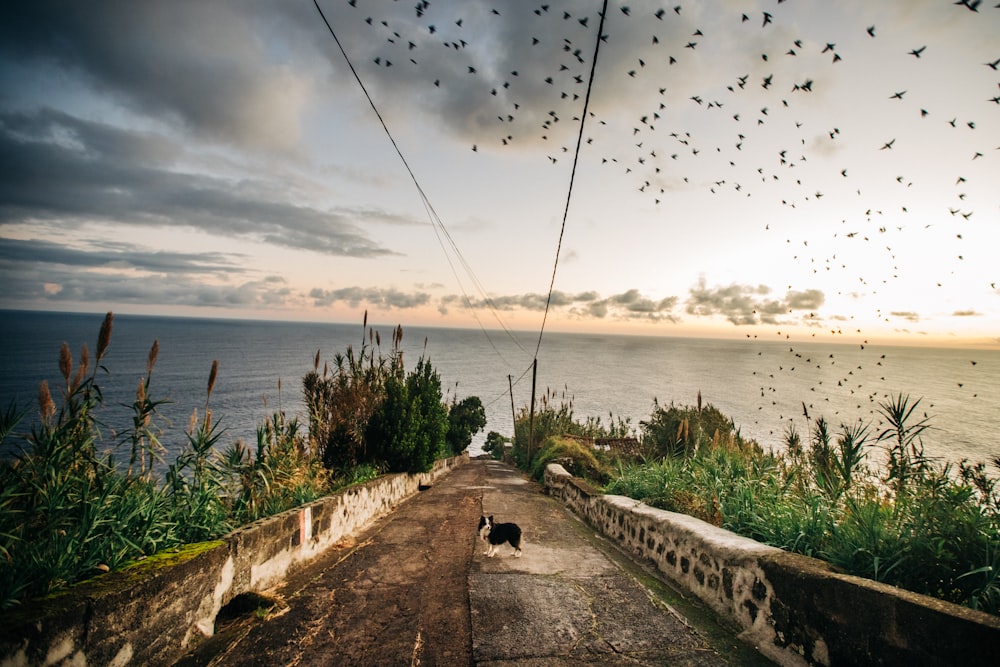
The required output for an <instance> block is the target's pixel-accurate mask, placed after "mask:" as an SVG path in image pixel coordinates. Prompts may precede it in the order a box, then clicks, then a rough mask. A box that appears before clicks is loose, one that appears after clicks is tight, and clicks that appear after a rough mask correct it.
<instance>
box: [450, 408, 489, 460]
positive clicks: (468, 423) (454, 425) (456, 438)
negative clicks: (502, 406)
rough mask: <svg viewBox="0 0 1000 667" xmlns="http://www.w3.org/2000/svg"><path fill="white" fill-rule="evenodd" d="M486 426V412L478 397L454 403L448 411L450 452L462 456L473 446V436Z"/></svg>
mask: <svg viewBox="0 0 1000 667" xmlns="http://www.w3.org/2000/svg"><path fill="white" fill-rule="evenodd" d="M485 426H486V410H485V409H484V408H483V402H482V401H481V400H479V397H478V396H469V397H468V398H464V399H462V400H461V401H458V402H452V404H451V407H450V408H449V409H448V437H447V443H448V451H449V453H450V454H451V455H452V456H456V455H458V454H461V453H462V452H464V451H465V450H466V449H468V448H469V445H471V444H472V436H473V435H475V434H476V433H479V431H481V430H482V429H483V428H484V427H485Z"/></svg>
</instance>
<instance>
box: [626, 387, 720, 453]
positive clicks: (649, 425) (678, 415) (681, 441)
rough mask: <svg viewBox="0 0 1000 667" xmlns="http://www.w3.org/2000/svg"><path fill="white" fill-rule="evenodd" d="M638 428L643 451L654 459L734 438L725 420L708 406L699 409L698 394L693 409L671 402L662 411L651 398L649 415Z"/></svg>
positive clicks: (689, 451)
mask: <svg viewBox="0 0 1000 667" xmlns="http://www.w3.org/2000/svg"><path fill="white" fill-rule="evenodd" d="M639 427H640V429H641V430H642V443H643V447H644V449H645V450H646V451H647V452H648V453H649V455H650V456H652V457H655V458H662V457H664V456H674V457H675V456H690V455H691V454H693V453H694V452H696V451H697V450H698V448H700V447H705V446H708V445H709V444H712V443H716V444H717V443H718V442H719V441H720V440H727V439H728V440H732V439H735V438H738V434H737V432H736V428H735V426H734V425H733V421H732V420H731V419H730V418H729V417H726V416H725V415H724V414H722V413H721V412H720V411H719V410H718V409H717V408H715V407H714V406H712V405H711V404H709V405H706V406H704V407H702V404H701V392H699V393H698V404H697V406H695V407H691V406H684V407H680V406H675V405H674V404H673V403H671V404H670V406H669V407H666V408H664V407H661V406H660V404H659V402H658V401H657V400H656V399H653V412H652V414H651V415H650V417H649V419H648V420H646V421H640V422H639Z"/></svg>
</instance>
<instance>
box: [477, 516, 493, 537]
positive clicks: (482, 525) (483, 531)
mask: <svg viewBox="0 0 1000 667" xmlns="http://www.w3.org/2000/svg"><path fill="white" fill-rule="evenodd" d="M491 530H493V517H492V516H488V517H486V516H481V517H479V537H480V539H483V540H485V539H486V538H487V537H489V535H490V531H491Z"/></svg>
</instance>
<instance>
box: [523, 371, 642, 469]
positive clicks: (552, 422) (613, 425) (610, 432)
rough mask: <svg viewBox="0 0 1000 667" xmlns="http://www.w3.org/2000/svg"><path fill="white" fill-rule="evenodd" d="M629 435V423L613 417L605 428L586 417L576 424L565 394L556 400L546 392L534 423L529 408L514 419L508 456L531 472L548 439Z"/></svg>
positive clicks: (553, 393) (569, 401) (591, 418)
mask: <svg viewBox="0 0 1000 667" xmlns="http://www.w3.org/2000/svg"><path fill="white" fill-rule="evenodd" d="M557 400H558V404H557V403H556V401H557ZM532 421H533V423H532ZM532 427H533V428H534V430H532ZM631 431H632V427H631V424H630V423H629V421H628V420H623V419H620V418H619V419H615V418H614V416H609V424H608V425H607V426H605V425H604V423H603V422H602V421H601V418H600V417H588V418H587V419H586V420H584V421H582V422H580V421H577V420H576V419H575V418H574V416H573V401H572V399H568V398H567V397H566V395H565V393H564V394H562V396H559V395H557V394H556V392H555V391H552V390H548V391H546V392H545V393H544V394H543V395H542V398H541V399H540V400H539V405H538V409H537V410H535V414H534V420H532V419H531V409H530V406H524V407H522V408H521V409H520V410H519V411H518V412H517V414H516V415H515V418H514V439H513V446H512V448H511V452H512V455H513V457H514V463H515V465H517V466H518V467H519V468H522V469H524V470H530V469H531V467H532V464H533V462H534V460H535V457H537V456H538V454H539V451H540V448H539V445H540V444H541V443H542V442H544V441H545V439H546V438H548V437H549V436H553V435H574V436H578V437H581V438H589V439H593V438H620V437H625V436H628V435H630V434H631ZM529 435H530V436H531V437H529Z"/></svg>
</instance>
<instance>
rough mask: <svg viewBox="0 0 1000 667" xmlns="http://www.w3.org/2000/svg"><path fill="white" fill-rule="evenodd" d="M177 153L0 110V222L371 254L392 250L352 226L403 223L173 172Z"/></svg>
mask: <svg viewBox="0 0 1000 667" xmlns="http://www.w3.org/2000/svg"><path fill="white" fill-rule="evenodd" d="M179 153H180V149H178V148H177V147H176V146H175V145H174V144H173V143H171V142H170V141H168V140H166V139H165V138H163V137H161V136H156V135H150V134H146V133H139V132H132V131H129V130H124V129H118V128H114V127H111V126H108V125H104V124H101V123H96V122H92V121H86V120H82V119H79V118H75V117H73V116H70V115H68V114H65V113H62V112H59V111H54V110H42V111H40V112H38V113H36V114H26V113H6V114H0V224H3V223H8V224H9V223H19V222H35V221H58V223H59V225H60V227H66V226H75V225H81V224H83V223H85V222H89V221H95V220H96V221H110V222H119V223H126V224H136V225H151V226H164V227H193V228H197V229H199V230H201V231H205V232H208V233H210V234H217V235H222V236H242V237H246V238H249V239H251V240H256V241H260V242H265V243H269V244H273V245H277V246H284V247H288V248H295V249H303V250H312V251H314V252H320V253H324V254H330V255H345V256H350V257H381V256H385V255H391V254H395V253H393V251H391V250H389V249H388V248H385V247H383V246H381V245H380V244H378V243H376V242H375V241H373V240H372V239H371V238H370V237H368V235H367V234H365V233H364V231H362V229H361V227H360V224H368V223H370V222H373V221H379V222H384V223H389V224H406V223H407V221H406V220H405V219H404V218H401V217H400V216H395V215H391V214H387V213H384V212H381V211H377V210H374V209H371V210H367V211H350V210H342V211H334V212H325V211H320V210H317V209H315V208H311V207H308V206H301V205H296V204H294V203H292V202H289V201H281V200H276V199H274V198H270V197H264V196H262V195H263V194H264V193H266V194H271V193H270V190H272V189H273V187H272V186H271V185H269V184H255V183H253V182H248V181H229V180H225V179H222V178H218V177H209V176H205V175H200V174H194V173H184V172H183V171H178V170H176V169H175V168H174V166H175V165H174V164H173V161H174V159H175V158H176V156H177V155H178V154H179ZM410 224H413V223H412V221H411V222H410Z"/></svg>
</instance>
